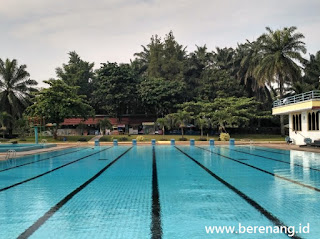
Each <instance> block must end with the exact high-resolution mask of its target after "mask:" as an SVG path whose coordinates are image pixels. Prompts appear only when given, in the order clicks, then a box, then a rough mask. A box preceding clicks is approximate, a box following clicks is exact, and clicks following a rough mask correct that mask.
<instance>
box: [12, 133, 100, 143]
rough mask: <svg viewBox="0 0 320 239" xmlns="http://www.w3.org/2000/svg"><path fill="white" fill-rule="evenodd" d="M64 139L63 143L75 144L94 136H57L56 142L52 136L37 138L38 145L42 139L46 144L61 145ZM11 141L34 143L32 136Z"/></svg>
mask: <svg viewBox="0 0 320 239" xmlns="http://www.w3.org/2000/svg"><path fill="white" fill-rule="evenodd" d="M64 137H65V138H66V139H67V141H65V142H77V141H79V139H86V140H87V141H89V140H90V139H92V138H93V137H94V135H79V136H59V137H58V140H55V139H54V138H53V137H52V136H39V143H41V140H42V139H45V140H47V142H48V143H61V142H64V141H63V138H64ZM11 141H18V142H19V143H21V144H22V143H34V136H28V137H25V140H22V139H19V138H18V139H12V140H11Z"/></svg>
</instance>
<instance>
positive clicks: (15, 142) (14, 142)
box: [10, 141, 18, 144]
mask: <svg viewBox="0 0 320 239" xmlns="http://www.w3.org/2000/svg"><path fill="white" fill-rule="evenodd" d="M10 143H12V144H17V143H18V141H11V142H10Z"/></svg>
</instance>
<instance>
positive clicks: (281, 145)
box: [0, 140, 320, 161]
mask: <svg viewBox="0 0 320 239" xmlns="http://www.w3.org/2000/svg"><path fill="white" fill-rule="evenodd" d="M214 143H215V145H229V142H228V141H215V142H214ZM175 144H176V145H190V142H189V141H176V142H175ZM195 144H196V145H200V146H207V145H209V142H208V141H196V142H195ZM235 144H236V145H252V146H260V147H267V148H273V149H285V150H298V151H306V152H314V153H320V148H314V147H299V146H298V145H289V144H286V143H285V142H283V141H241V140H240V141H235ZM100 145H101V146H108V145H113V142H100ZM118 145H119V146H121V145H127V146H129V145H132V142H131V141H128V142H118ZM137 145H138V146H139V145H151V142H137ZM156 145H170V141H157V142H156ZM92 146H94V142H92V141H91V142H83V143H80V144H79V143H76V142H74V143H70V142H68V143H57V146H56V147H52V148H44V149H36V150H30V151H24V152H17V153H16V157H23V156H28V155H33V154H39V153H45V152H52V151H56V150H62V149H67V148H72V147H92ZM6 154H7V152H3V153H2V152H1V153H0V161H2V160H5V157H6Z"/></svg>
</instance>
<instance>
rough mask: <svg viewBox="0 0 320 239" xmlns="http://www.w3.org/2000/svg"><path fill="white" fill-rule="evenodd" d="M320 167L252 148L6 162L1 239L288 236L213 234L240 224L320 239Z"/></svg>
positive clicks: (100, 152) (117, 150)
mask: <svg viewBox="0 0 320 239" xmlns="http://www.w3.org/2000/svg"><path fill="white" fill-rule="evenodd" d="M319 160H320V157H319V154H316V153H308V152H300V151H285V150H277V149H270V148H261V147H250V146H249V147H248V146H230V147H229V146H215V147H210V146H201V147H198V146H191V147H190V146H177V147H174V146H155V147H152V146H135V147H129V146H115V147H111V146H108V147H107V146H105V147H104V146H101V147H95V148H93V149H92V148H71V149H66V150H62V151H55V152H50V153H43V154H38V155H34V156H27V157H23V158H20V159H17V160H10V161H8V162H0V229H1V230H0V238H17V237H18V238H27V237H30V238H153V239H155V238H170V239H171V238H246V239H247V238H287V237H288V236H287V235H285V234H284V233H280V234H276V232H273V233H271V232H269V233H266V232H264V233H262V232H260V233H259V232H256V233H255V234H254V233H244V234H242V233H241V230H242V229H241V228H240V229H241V230H240V231H238V233H232V234H231V233H226V232H224V233H219V234H217V233H216V232H214V233H212V234H211V233H206V228H205V227H206V226H207V228H208V226H212V227H213V226H235V228H236V230H238V229H239V228H238V226H239V223H241V226H243V227H248V226H252V227H256V228H259V227H263V226H264V227H269V228H274V227H275V225H278V226H283V227H287V229H290V230H291V229H292V227H293V226H294V227H295V228H296V229H297V230H299V227H301V228H304V229H306V230H307V229H308V228H309V233H299V234H296V235H294V237H293V238H319V235H320V227H319V225H320V203H319V202H320V161H319ZM307 225H308V227H306V226H307ZM289 227H290V228H289ZM270 230H271V229H270Z"/></svg>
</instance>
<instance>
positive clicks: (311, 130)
mask: <svg viewBox="0 0 320 239" xmlns="http://www.w3.org/2000/svg"><path fill="white" fill-rule="evenodd" d="M319 113H320V90H314V91H310V92H306V93H303V94H299V95H294V96H291V97H288V98H284V99H280V100H277V101H275V102H274V103H273V108H272V114H273V115H289V137H290V138H291V139H293V142H294V143H295V144H297V145H303V144H305V141H304V140H305V139H306V138H310V139H311V140H312V142H313V141H314V140H320V130H319V129H320V125H319Z"/></svg>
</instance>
